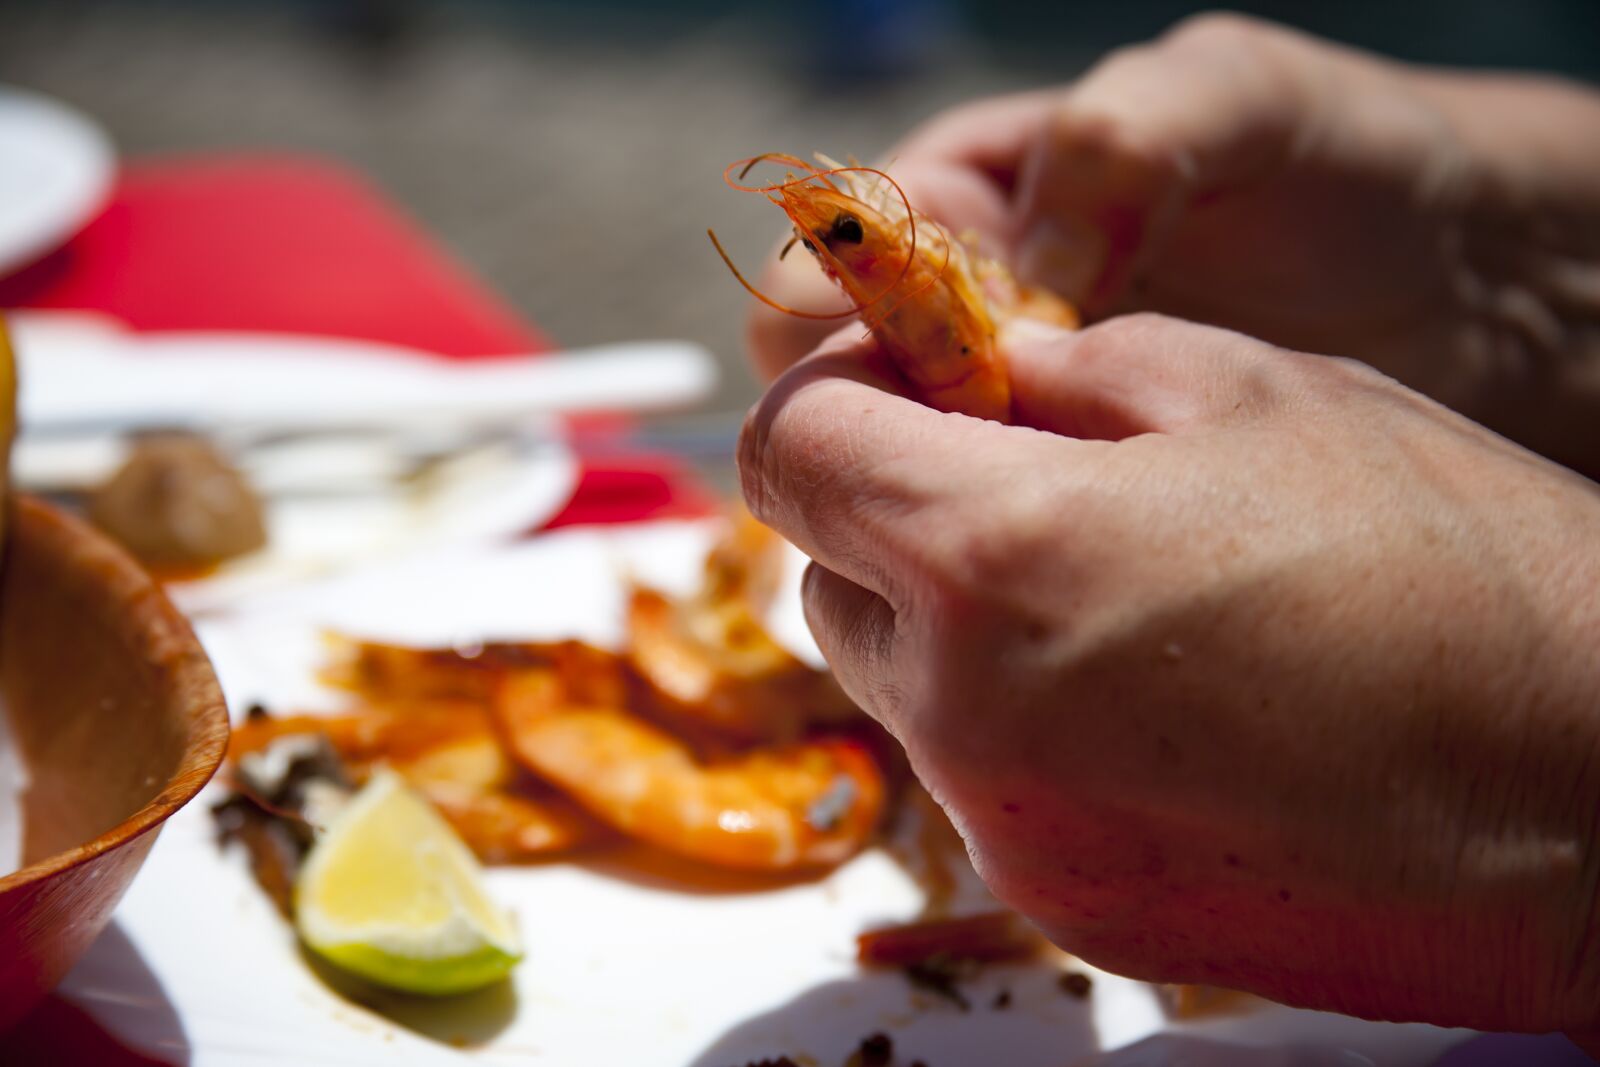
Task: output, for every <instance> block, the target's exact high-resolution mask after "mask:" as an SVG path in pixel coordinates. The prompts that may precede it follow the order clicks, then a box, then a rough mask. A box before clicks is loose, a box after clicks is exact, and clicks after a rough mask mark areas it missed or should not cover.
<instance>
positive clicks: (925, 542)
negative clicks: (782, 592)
mask: <svg viewBox="0 0 1600 1067" xmlns="http://www.w3.org/2000/svg"><path fill="white" fill-rule="evenodd" d="M859 331H860V327H859V326H856V327H853V328H847V329H844V330H841V331H839V332H838V333H837V334H835V335H834V336H833V337H832V338H830V339H829V340H828V341H827V342H826V343H825V344H824V345H823V346H822V348H820V349H819V350H818V351H817V352H816V353H814V354H813V355H811V356H808V357H807V358H806V359H805V360H803V361H801V362H800V363H798V364H796V365H795V366H794V367H791V368H790V369H789V370H788V371H787V372H785V374H784V375H783V376H782V377H781V378H779V379H778V380H777V381H776V382H774V383H773V385H772V387H771V388H770V389H768V390H767V393H766V395H765V396H764V397H763V398H762V399H761V401H760V403H758V404H757V405H756V407H755V408H754V410H752V412H751V413H750V415H749V417H748V418H747V419H746V420H745V425H744V429H743V432H742V433H741V434H740V440H739V452H738V460H739V476H740V483H741V486H742V488H743V490H744V497H745V502H746V504H748V506H749V507H750V510H751V512H752V513H753V514H754V515H755V516H756V518H758V519H760V520H761V521H762V522H764V523H766V524H767V525H768V526H771V527H773V528H774V529H776V530H777V531H778V532H779V533H781V534H783V535H784V536H785V537H787V538H788V539H789V540H790V541H792V542H794V544H795V545H797V546H798V547H799V548H800V549H801V551H803V552H805V554H806V555H808V556H810V557H811V558H812V559H814V560H816V561H818V562H819V563H821V564H822V565H823V566H825V567H827V568H828V569H829V570H831V571H834V572H835V573H837V574H840V575H842V576H843V577H845V578H848V579H849V580H850V581H852V582H855V583H856V584H857V585H861V586H864V587H865V588H867V589H869V590H871V591H872V592H874V593H877V594H879V595H880V596H883V597H885V598H886V599H888V600H889V602H890V603H892V604H895V605H897V606H899V605H901V604H903V603H904V602H905V597H906V595H907V589H908V588H909V587H910V586H912V585H914V584H915V578H916V577H917V576H918V574H919V567H920V566H921V563H922V561H926V560H929V559H931V558H932V554H931V553H932V549H933V547H934V546H933V541H934V540H935V539H936V538H937V536H938V535H939V529H938V523H937V521H936V520H935V519H933V518H930V515H932V514H933V513H935V512H937V510H938V509H939V508H940V506H941V505H942V504H943V503H944V502H945V501H947V500H949V499H951V498H953V497H958V496H960V495H961V494H962V493H963V492H964V491H966V490H964V488H963V487H964V486H966V483H967V481H968V480H969V479H968V474H969V472H970V471H971V470H972V467H973V464H972V463H971V460H972V459H973V457H975V456H981V455H982V454H983V453H984V452H985V450H986V448H987V447H988V444H989V442H990V440H991V436H990V435H991V434H992V433H993V432H994V431H1003V430H1005V427H1001V426H1000V425H999V424H997V423H987V422H984V421H982V420H979V419H970V418H967V417H965V416H961V415H948V414H944V413H942V412H938V411H935V410H934V409H932V408H929V407H926V406H924V405H922V404H919V403H917V402H916V401H913V400H910V399H908V398H906V397H904V396H902V395H898V394H897V393H896V392H895V391H894V390H895V388H896V386H897V384H898V383H897V382H896V381H895V379H894V378H893V377H892V376H891V375H890V374H889V373H887V372H886V371H885V370H883V369H882V368H883V361H882V356H881V353H879V352H878V348H877V343H876V342H875V341H873V340H871V339H870V338H867V339H863V338H862V337H861V335H860V332H859ZM969 488H970V491H973V492H976V491H979V487H977V486H972V487H969Z"/></svg>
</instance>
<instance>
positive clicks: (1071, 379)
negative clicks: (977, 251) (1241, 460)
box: [1000, 313, 1318, 441]
mask: <svg viewBox="0 0 1600 1067" xmlns="http://www.w3.org/2000/svg"><path fill="white" fill-rule="evenodd" d="M1000 347H1001V350H1002V352H1003V354H1004V356H1005V359H1006V365H1007V368H1008V369H1009V371H1010V375H1011V404H1012V416H1013V421H1014V422H1015V423H1017V424H1018V425H1022V426H1029V427H1032V428H1034V429H1036V430H1045V431H1048V432H1050V433H1056V434H1062V435H1064V436H1067V437H1079V438H1088V439H1096V440H1109V441H1117V440H1121V439H1122V438H1125V437H1132V436H1135V435H1137V434H1144V433H1166V434H1183V433H1193V432H1196V431H1197V430H1201V429H1205V428H1211V427H1216V426H1221V425H1228V424H1233V423H1237V422H1239V421H1242V420H1246V419H1259V418H1261V417H1263V416H1265V415H1268V414H1271V413H1273V412H1276V411H1278V410H1281V409H1283V408H1284V407H1285V406H1286V405H1287V404H1289V403H1292V402H1293V398H1294V397H1295V396H1297V395H1299V390H1297V389H1296V386H1295V382H1294V381H1293V380H1292V379H1293V377H1294V376H1296V375H1299V374H1301V373H1302V371H1303V369H1304V367H1306V366H1307V365H1308V363H1307V361H1313V360H1317V359H1318V357H1313V356H1302V355H1300V354H1298V353H1294V352H1290V351H1288V350H1286V349H1281V348H1276V347H1274V346H1272V345H1269V344H1266V343H1264V342H1262V341H1258V340H1256V339H1254V338H1252V337H1246V336H1245V335H1244V334H1239V333H1234V332H1233V331H1232V330H1222V329H1218V328H1216V327H1213V326H1200V325H1197V324H1195V323H1192V322H1185V321H1184V320H1182V319H1173V318H1167V317H1166V316H1164V315H1155V314H1148V313H1146V314H1138V315H1122V316H1118V317H1116V318H1112V319H1107V320H1106V321H1104V322H1101V323H1097V324H1095V325H1093V326H1090V327H1088V328H1087V329H1083V330H1077V331H1073V330H1062V329H1057V328H1056V327H1053V326H1045V325H1042V324H1040V323H1037V322H1032V321H1029V320H1025V319H1018V320H1016V321H1014V322H1012V323H1009V324H1007V326H1006V328H1005V331H1004V332H1003V333H1002V334H1001V337H1000Z"/></svg>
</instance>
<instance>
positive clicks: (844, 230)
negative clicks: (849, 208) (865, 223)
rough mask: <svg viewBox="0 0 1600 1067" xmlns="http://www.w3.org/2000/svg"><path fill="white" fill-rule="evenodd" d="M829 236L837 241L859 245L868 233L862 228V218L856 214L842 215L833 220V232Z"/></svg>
mask: <svg viewBox="0 0 1600 1067" xmlns="http://www.w3.org/2000/svg"><path fill="white" fill-rule="evenodd" d="M829 236H830V237H831V238H832V239H833V240H835V241H843V242H844V243H845V244H852V245H858V244H860V243H861V239H862V238H863V237H865V236H866V234H865V232H863V230H862V229H861V220H860V219H858V218H856V217H855V216H854V215H840V216H839V217H838V218H836V219H834V220H833V232H832V233H831V234H829Z"/></svg>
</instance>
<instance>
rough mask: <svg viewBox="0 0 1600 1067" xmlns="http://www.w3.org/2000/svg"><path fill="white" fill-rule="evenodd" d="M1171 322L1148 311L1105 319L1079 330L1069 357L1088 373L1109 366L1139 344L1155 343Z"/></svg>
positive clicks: (1140, 345) (1120, 361)
mask: <svg viewBox="0 0 1600 1067" xmlns="http://www.w3.org/2000/svg"><path fill="white" fill-rule="evenodd" d="M1171 325H1172V320H1171V319H1169V318H1167V317H1166V316H1165V315H1158V314H1156V313H1155V312H1151V311H1140V312H1135V313H1133V314H1130V315H1118V316H1116V317H1115V318H1110V319H1106V320H1104V321H1103V322H1098V323H1095V324H1094V325H1093V326H1089V327H1087V328H1086V329H1083V330H1081V331H1079V333H1078V335H1077V337H1076V338H1075V339H1074V344H1073V347H1072V356H1071V358H1072V361H1073V363H1074V364H1075V365H1076V366H1077V367H1079V368H1081V369H1082V370H1084V371H1087V372H1089V373H1090V374H1095V373H1097V372H1100V371H1104V370H1110V369H1112V368H1114V367H1115V366H1116V365H1117V364H1119V363H1123V362H1125V361H1126V360H1127V358H1128V357H1129V355H1130V354H1132V353H1134V352H1137V351H1138V350H1139V349H1140V348H1142V347H1144V346H1146V345H1150V344H1154V343H1155V342H1156V341H1157V340H1158V339H1160V337H1161V336H1162V335H1163V334H1165V333H1166V332H1167V331H1168V330H1169V329H1170V328H1171Z"/></svg>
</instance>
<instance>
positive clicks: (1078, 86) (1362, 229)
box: [750, 15, 1600, 472]
mask: <svg viewBox="0 0 1600 1067" xmlns="http://www.w3.org/2000/svg"><path fill="white" fill-rule="evenodd" d="M890 158H891V159H894V160H895V161H896V162H895V164H894V170H893V172H894V173H895V175H896V176H897V178H898V179H899V180H900V181H901V182H902V184H903V185H904V186H905V187H906V189H907V191H908V193H910V195H911V197H912V200H913V203H916V204H917V205H918V206H919V207H921V208H922V209H923V210H925V211H927V212H928V213H929V214H931V215H933V216H934V217H936V218H938V219H940V220H941V221H942V222H944V223H945V224H946V225H947V226H948V227H949V228H950V229H952V230H953V231H956V232H960V231H962V230H967V229H971V230H975V231H976V232H978V233H979V234H980V235H981V237H982V238H983V239H984V242H985V244H986V246H987V249H988V251H989V252H990V253H991V254H996V255H997V256H998V257H999V258H1001V259H1002V260H1009V261H1010V262H1011V263H1012V264H1013V265H1014V266H1015V267H1016V269H1017V270H1018V273H1019V274H1021V275H1022V276H1023V277H1024V279H1025V280H1029V281H1033V282H1035V283H1038V284H1043V285H1046V286H1048V287H1050V288H1053V289H1055V290H1057V291H1058V292H1060V293H1062V295H1064V296H1066V297H1068V298H1069V299H1072V300H1074V301H1075V302H1077V303H1078V304H1079V305H1080V306H1081V307H1082V308H1083V310H1084V311H1085V312H1086V313H1087V316H1088V317H1089V318H1090V319H1091V320H1092V319H1098V318H1103V317H1105V316H1108V315H1111V314H1116V313H1119V312H1122V311H1128V310H1135V309H1150V310H1158V311H1162V312H1164V313H1167V314H1171V315H1177V316H1180V317H1184V318H1189V319H1194V320H1197V321H1201V322H1208V323H1212V324H1215V325H1221V326H1226V327H1229V328H1231V329H1236V330H1239V331H1241V332H1244V333H1248V334H1251V335H1253V336H1256V337H1260V338H1263V339H1265V340H1268V341H1271V342H1274V343H1276V344H1281V345H1285V346H1288V347H1293V348H1297V349H1300V350H1303V351H1310V352H1323V353H1330V352H1331V353H1339V354H1341V355H1351V356H1355V357H1358V358H1360V359H1362V360H1364V361H1366V362H1368V363H1370V364H1372V365H1373V366H1375V367H1377V368H1378V369H1380V370H1383V371H1385V372H1386V373H1388V374H1390V375H1393V376H1394V377H1397V378H1399V379H1400V380H1401V381H1403V382H1405V383H1406V384H1408V385H1410V386H1412V387H1414V388H1417V389H1420V390H1421V391H1423V392H1426V393H1428V394H1429V395H1431V396H1433V397H1434V398H1435V399H1438V400H1440V401H1442V402H1444V403H1446V404H1448V405H1450V406H1451V407H1454V408H1456V409H1457V410H1458V411H1461V412H1462V413H1464V414H1466V415H1469V416H1471V417H1473V418H1475V419H1478V420H1479V421H1481V422H1484V423H1486V424H1487V425H1489V426H1491V427H1492V428H1495V429H1498V430H1500V431H1501V432H1503V433H1506V434H1507V435H1509V436H1511V437H1513V438H1515V439H1517V440H1519V441H1521V442H1522V443H1524V444H1526V445H1528V446H1530V447H1532V448H1534V449H1536V450H1538V451H1542V452H1544V453H1545V454H1547V455H1549V456H1551V457H1552V458H1555V459H1558V460H1561V461H1563V462H1566V463H1568V464H1570V465H1573V466H1577V467H1579V468H1580V469H1585V470H1587V471H1589V472H1593V471H1595V470H1600V374H1596V373H1595V370H1596V368H1597V367H1600V97H1596V96H1595V95H1594V94H1593V93H1588V92H1585V91H1583V90H1580V89H1577V88H1575V87H1572V86H1567V85H1563V84H1561V83H1559V82H1556V81H1554V80H1541V79H1533V78H1515V77H1503V76H1490V75H1468V74H1452V73H1445V72H1438V71H1432V70H1425V69H1422V68H1415V67H1408V66H1403V65H1401V64H1397V63H1392V62H1388V61H1385V60H1382V59H1379V58H1376V57H1373V56H1370V55H1366V54H1362V53H1358V52H1355V51H1351V50H1348V49H1345V48H1341V47H1336V46H1333V45H1329V44H1326V43H1323V42H1320V41H1317V40H1315V39H1312V38H1309V37H1306V36H1303V35H1301V34H1298V33H1294V32H1291V31H1288V30H1284V29H1281V28H1278V27H1275V26H1271V25H1268V24H1265V23H1260V22H1256V21H1253V20H1249V19H1245V18H1241V17H1238V16H1219V15H1211V16H1203V17H1201V18H1197V19H1193V20H1190V21H1188V22H1185V23H1183V24H1182V25H1181V26H1179V27H1178V28H1176V29H1175V30H1173V31H1172V32H1171V33H1169V34H1167V35H1166V36H1165V37H1163V38H1161V39H1160V40H1158V41H1156V42H1154V43H1152V44H1148V45H1142V46H1138V47H1134V48H1129V49H1125V50H1123V51H1120V52H1117V53H1115V54H1113V55H1111V56H1109V57H1108V58H1106V59H1105V60H1104V61H1102V62H1101V63H1100V64H1098V65H1097V66H1096V67H1095V68H1094V69H1093V70H1091V71H1090V72H1089V73H1088V74H1087V75H1086V76H1084V77H1083V78H1082V79H1081V80H1080V81H1078V82H1076V83H1074V84H1072V85H1069V86H1067V87H1065V88H1064V89H1057V90H1047V91H1042V92H1036V93H1030V94H1025V95H1021V96H1015V97H1008V98H1001V99H995V100H988V101H983V102H980V103H976V104H973V105H969V106H967V107H963V108H959V109H956V110H954V111H951V112H949V113H946V114H944V115H942V116H939V117H937V118H935V119H934V120H932V121H931V122H929V123H928V124H927V125H925V126H924V127H923V128H922V129H920V130H919V131H917V132H915V133H913V134H912V135H911V136H910V137H909V138H908V139H907V140H906V141H905V142H904V143H903V144H902V145H901V146H900V148H899V149H897V150H896V151H894V152H892V153H890ZM765 284H766V286H767V288H768V289H769V290H770V291H772V292H773V294H774V295H775V296H777V297H778V298H779V299H781V300H784V301H785V302H787V303H790V304H795V305H798V306H801V307H812V308H819V309H821V308H827V309H830V310H831V309H832V308H834V307H838V306H842V304H841V303H840V301H839V299H838V297H837V295H836V294H835V293H833V292H832V291H831V286H829V284H828V283H827V281H826V280H825V279H823V278H822V277H821V275H820V274H819V273H818V272H817V271H816V270H815V267H814V266H813V265H812V264H811V263H809V262H808V261H807V259H806V257H803V256H802V257H792V258H791V260H790V261H788V262H786V263H784V264H782V265H780V266H779V267H777V268H774V270H773V271H772V272H771V273H770V274H769V276H768V278H767V280H766V283H765ZM829 328H831V327H830V326H828V325H827V324H823V325H822V326H820V327H819V326H818V324H816V323H814V322H806V321H804V320H796V319H790V318H785V317H783V316H781V315H779V313H777V312H774V311H771V310H768V309H766V308H758V309H757V310H756V312H755V314H754V316H753V317H752V320H751V324H750V342H751V349H752V354H753V356H754V358H755V360H756V362H757V363H758V365H759V366H761V367H762V369H764V370H765V371H767V372H768V373H774V374H775V373H777V372H778V371H780V370H781V369H782V368H783V367H785V366H787V365H789V364H790V363H792V362H794V361H795V360H797V359H798V358H799V357H800V356H801V355H803V354H804V353H805V352H806V351H808V350H810V349H811V348H812V347H813V346H814V345H815V344H816V342H817V341H818V340H819V339H820V336H821V334H823V333H825V332H826V330H827V329H829Z"/></svg>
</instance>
